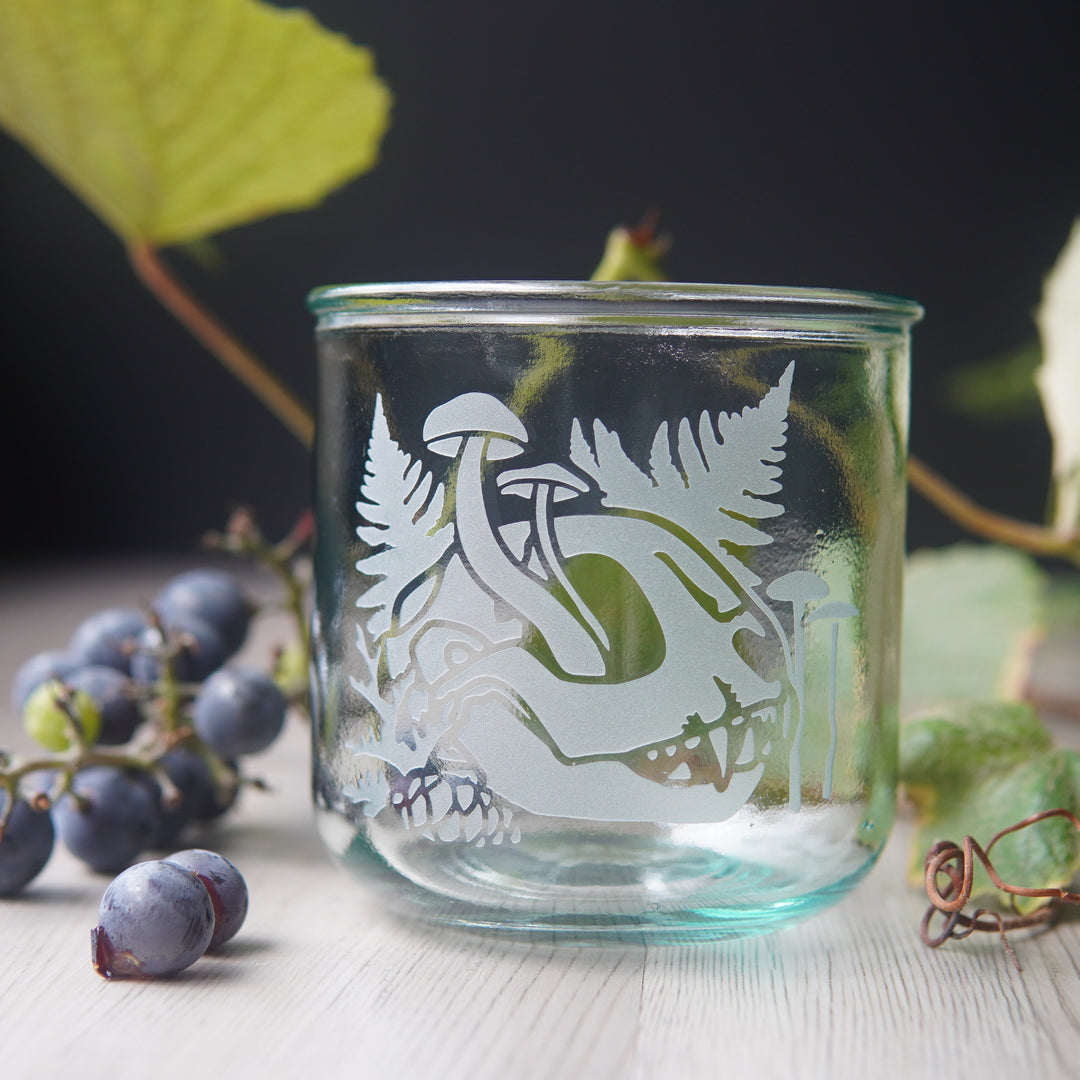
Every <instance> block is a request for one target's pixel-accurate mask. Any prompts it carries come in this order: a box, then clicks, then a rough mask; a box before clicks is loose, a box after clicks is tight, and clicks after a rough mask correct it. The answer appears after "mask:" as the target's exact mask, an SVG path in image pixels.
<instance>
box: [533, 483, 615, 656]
mask: <svg viewBox="0 0 1080 1080" xmlns="http://www.w3.org/2000/svg"><path fill="white" fill-rule="evenodd" d="M554 502H555V489H554V487H553V485H552V484H545V483H539V484H537V485H536V502H535V516H536V536H537V540H538V541H539V543H540V554H541V555H542V556H543V558H544V565H545V566H546V567H547V569H548V570H549V571H550V572H551V574H552V575H553V576H554V578H555V580H556V581H558V583H559V584H560V585H561V586H562V587H563V591H564V592H565V593H566V595H567V596H568V597H569V598H570V602H571V603H572V604H573V605H574V607H575V608H577V610H578V612H579V613H580V615H581V617H582V618H583V619H584V620H585V622H586V623H587V624H588V626H589V629H590V630H591V631H592V633H593V637H595V638H596V640H597V641H598V642H599V643H600V647H601V648H602V649H605V650H607V649H610V648H611V643H610V642H609V641H608V636H607V634H606V633H604V628H603V627H602V626H601V625H600V621H599V619H597V617H596V616H595V615H594V614H593V613H592V612H591V611H590V610H589V608H588V606H587V605H586V603H585V601H584V600H582V599H581V596H580V594H579V593H578V591H577V589H575V588H574V586H573V583H572V582H571V581H570V578H568V577H567V576H566V571H565V570H564V569H563V566H562V562H561V561H560V559H559V552H558V550H557V547H556V541H555V522H554V520H553V518H552V514H551V509H552V506H553V505H554Z"/></svg>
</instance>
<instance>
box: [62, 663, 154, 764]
mask: <svg viewBox="0 0 1080 1080" xmlns="http://www.w3.org/2000/svg"><path fill="white" fill-rule="evenodd" d="M67 684H68V686H70V687H72V689H74V690H82V691H83V692H84V693H85V694H88V695H89V696H90V698H91V699H92V700H93V702H94V704H95V705H96V706H97V707H98V710H99V711H100V713H101V734H100V735H98V739H97V741H98V742H99V743H101V744H102V745H104V746H119V745H120V744H122V743H126V742H128V741H129V740H130V739H131V737H132V736H133V735H134V734H135V729H136V728H137V727H138V726H139V724H140V723H142V714H141V713H140V712H139V706H138V703H137V702H136V701H135V699H134V697H133V696H132V693H131V680H130V679H128V677H127V676H126V675H122V674H121V673H120V672H119V671H117V670H116V669H115V668H109V667H101V666H100V665H91V666H89V667H81V668H76V669H75V670H74V671H73V672H72V673H71V674H70V675H69V676H68V677H67Z"/></svg>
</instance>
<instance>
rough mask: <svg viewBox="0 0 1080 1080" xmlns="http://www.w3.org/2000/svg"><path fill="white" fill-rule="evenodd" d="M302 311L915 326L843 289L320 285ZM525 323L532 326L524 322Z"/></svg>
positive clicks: (891, 300)
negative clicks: (660, 317)
mask: <svg viewBox="0 0 1080 1080" xmlns="http://www.w3.org/2000/svg"><path fill="white" fill-rule="evenodd" d="M307 303H308V308H309V309H310V310H311V312H312V313H313V314H314V315H315V316H316V317H317V319H318V324H319V327H320V328H323V327H324V326H326V327H331V328H332V327H340V326H347V325H349V324H351V323H353V322H354V321H356V322H359V323H365V324H367V323H369V320H374V319H378V320H379V321H380V322H381V323H384V324H386V325H391V324H393V323H395V322H399V321H400V322H402V323H406V322H407V323H409V324H412V325H415V324H416V322H417V318H418V317H420V318H421V319H423V321H427V319H435V320H436V321H438V320H439V317H440V316H445V317H447V318H448V319H450V320H452V321H455V322H457V321H486V320H488V319H492V317H493V316H496V315H498V316H499V318H497V319H494V320H493V321H499V322H502V321H505V320H506V319H507V318H510V319H512V318H513V316H514V315H515V314H517V315H520V316H523V317H525V321H533V319H536V318H537V317H540V318H542V319H543V321H549V320H557V319H559V318H560V317H569V318H571V319H575V320H576V319H583V320H584V321H586V322H592V321H594V320H599V321H602V322H622V321H631V322H636V321H639V320H642V319H648V320H652V319H655V318H656V317H658V316H668V317H674V318H676V319H677V320H678V321H682V320H684V319H689V320H692V321H695V322H696V321H699V320H701V321H705V322H711V321H714V320H720V321H721V322H723V321H724V320H727V319H735V320H737V321H739V322H747V321H748V322H751V323H754V322H759V321H760V322H761V323H763V324H768V323H769V322H771V321H773V320H781V321H782V322H783V323H784V324H786V325H789V326H790V325H791V324H792V323H795V324H803V325H814V324H815V323H820V322H829V323H833V324H839V325H845V326H848V327H851V326H853V325H854V326H858V325H866V324H871V325H873V326H875V327H877V328H886V327H891V328H893V329H895V330H904V329H907V328H908V327H910V326H911V325H912V324H913V323H915V322H918V321H919V320H920V319H921V318H922V316H923V308H922V306H921V305H920V304H918V303H916V302H915V301H913V300H907V299H904V298H902V297H898V296H891V295H887V294H883V293H873V292H862V291H855V290H845V289H823V288H807V287H802V286H798V287H791V288H788V287H783V286H775V285H731V284H704V283H687V282H652V281H554V280H551V281H515V280H491V281H482V280H477V281H415V282H373V283H365V284H346V285H326V286H321V287H319V288H316V289H313V290H312V291H311V292H310V293H309V294H308V298H307ZM530 316H531V317H530Z"/></svg>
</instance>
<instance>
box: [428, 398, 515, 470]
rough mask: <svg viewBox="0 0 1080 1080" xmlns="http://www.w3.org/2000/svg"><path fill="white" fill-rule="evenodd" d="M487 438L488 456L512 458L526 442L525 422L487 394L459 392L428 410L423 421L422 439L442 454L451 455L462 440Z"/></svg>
mask: <svg viewBox="0 0 1080 1080" xmlns="http://www.w3.org/2000/svg"><path fill="white" fill-rule="evenodd" d="M475 436H479V437H491V438H492V439H493V441H492V443H491V445H490V446H489V447H488V452H487V456H488V457H489V458H509V457H516V456H517V455H518V454H520V453H521V448H522V445H523V444H524V443H527V442H528V441H529V433H528V432H527V431H526V430H525V425H524V424H523V423H522V422H521V421H520V420H519V419H518V418H517V417H516V416H515V415H514V414H513V413H512V412H511V411H510V410H509V409H508V408H507V407H506V406H505V405H504V404H503V403H502V402H501V401H499V399H498V398H495V397H492V396H491V395H490V394H478V393H471V394H459V395H458V396H457V397H456V398H453V399H452V400H450V401H447V402H444V403H443V404H442V405H439V406H437V407H436V408H434V409H432V410H431V412H430V413H428V417H427V419H426V420H425V421H424V442H425V443H427V445H428V449H430V450H433V451H434V452H435V453H436V454H441V455H442V456H443V457H454V456H456V454H457V452H458V451H459V450H460V449H461V446H462V442H463V440H465V439H467V438H471V437H475Z"/></svg>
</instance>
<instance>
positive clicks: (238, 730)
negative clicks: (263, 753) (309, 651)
mask: <svg viewBox="0 0 1080 1080" xmlns="http://www.w3.org/2000/svg"><path fill="white" fill-rule="evenodd" d="M287 708H288V702H286V700H285V695H284V694H282V692H281V691H280V690H279V689H278V688H277V685H276V684H275V683H274V680H273V679H271V678H270V676H269V675H266V674H265V673H264V672H262V671H258V670H257V669H255V668H246V667H228V668H222V670H221V671H218V672H215V673H214V674H213V675H211V676H210V678H209V679H207V680H206V682H205V683H204V684H203V686H202V687H201V689H200V690H199V693H198V695H197V696H196V698H195V708H194V711H193V716H192V725H193V726H194V728H195V733H196V734H197V735H198V736H199V738H200V739H202V740H203V742H205V743H206V745H207V746H209V747H210V748H211V749H212V750H214V751H215V752H216V753H217V754H219V755H220V756H221V757H239V756H240V755H241V754H255V753H258V752H259V751H260V750H265V749H266V748H267V747H268V746H269V745H270V744H271V743H272V742H273V741H274V740H275V739H276V738H277V737H278V735H280V734H281V729H282V727H283V726H284V723H285V711H286V709H287Z"/></svg>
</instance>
